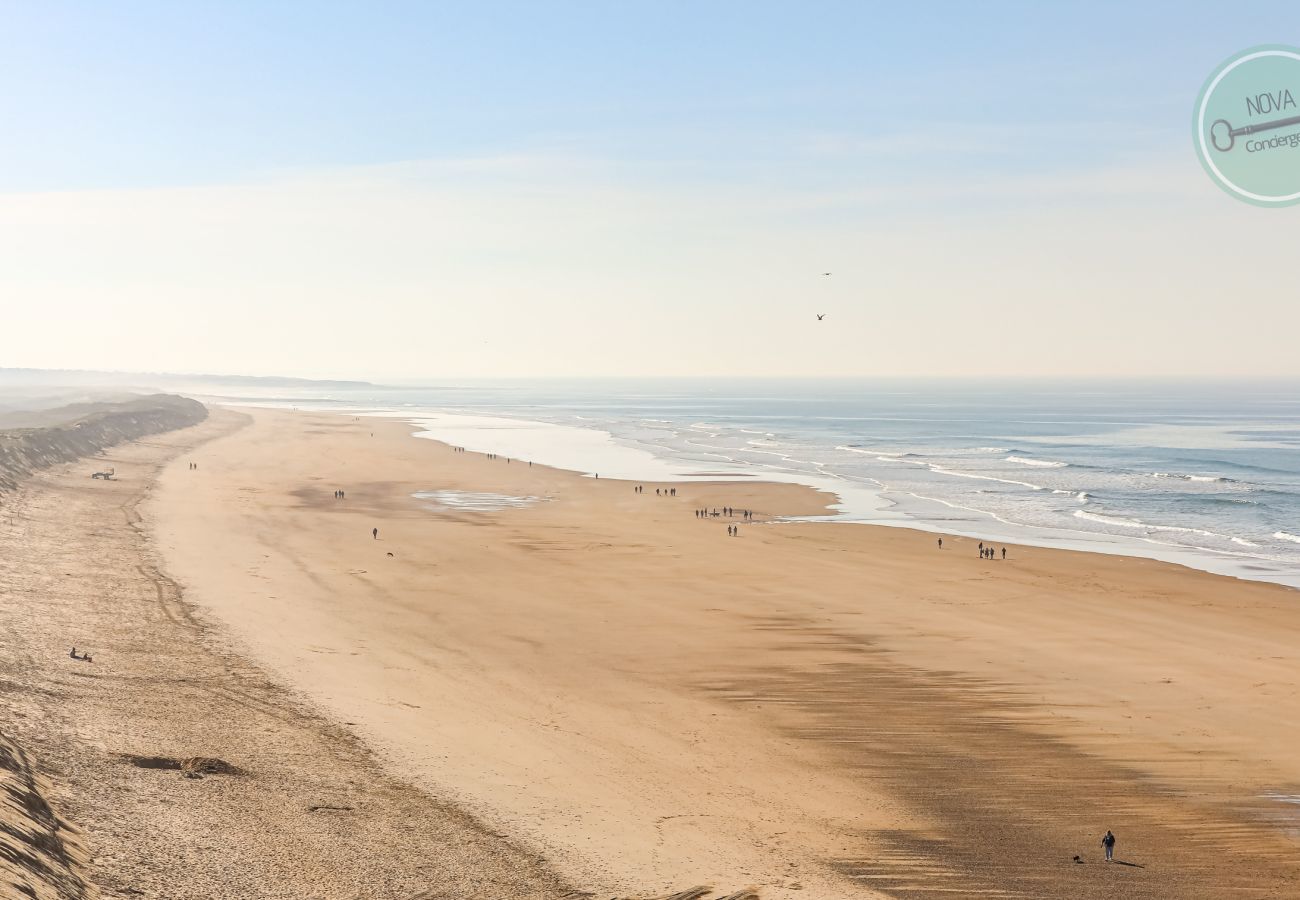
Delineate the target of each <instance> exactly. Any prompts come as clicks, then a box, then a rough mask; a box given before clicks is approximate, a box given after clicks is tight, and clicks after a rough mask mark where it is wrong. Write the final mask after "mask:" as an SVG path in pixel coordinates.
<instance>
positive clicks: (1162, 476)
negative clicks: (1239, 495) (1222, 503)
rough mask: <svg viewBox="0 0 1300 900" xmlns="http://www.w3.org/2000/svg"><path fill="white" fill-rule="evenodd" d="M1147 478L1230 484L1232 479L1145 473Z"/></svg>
mask: <svg viewBox="0 0 1300 900" xmlns="http://www.w3.org/2000/svg"><path fill="white" fill-rule="evenodd" d="M1144 474H1145V475H1146V477H1147V478H1177V479H1180V480H1182V481H1204V482H1210V483H1213V482H1216V481H1217V482H1223V483H1227V482H1231V481H1233V479H1231V478H1225V477H1223V476H1221V475H1180V474H1178V473H1176V472H1146V473H1144Z"/></svg>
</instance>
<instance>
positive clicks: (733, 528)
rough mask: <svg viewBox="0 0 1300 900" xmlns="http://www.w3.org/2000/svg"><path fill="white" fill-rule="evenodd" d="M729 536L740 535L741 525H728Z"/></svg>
mask: <svg viewBox="0 0 1300 900" xmlns="http://www.w3.org/2000/svg"><path fill="white" fill-rule="evenodd" d="M727 537H740V526H739V525H728V526H727Z"/></svg>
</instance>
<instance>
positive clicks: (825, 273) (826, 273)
mask: <svg viewBox="0 0 1300 900" xmlns="http://www.w3.org/2000/svg"><path fill="white" fill-rule="evenodd" d="M822 274H823V275H829V274H831V273H830V272H822Z"/></svg>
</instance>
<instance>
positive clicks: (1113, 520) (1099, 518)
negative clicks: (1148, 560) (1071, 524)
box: [1074, 509, 1150, 530]
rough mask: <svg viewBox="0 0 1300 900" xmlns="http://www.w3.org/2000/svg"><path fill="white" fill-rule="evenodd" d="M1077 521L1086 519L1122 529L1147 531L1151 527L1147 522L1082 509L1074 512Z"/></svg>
mask: <svg viewBox="0 0 1300 900" xmlns="http://www.w3.org/2000/svg"><path fill="white" fill-rule="evenodd" d="M1074 517H1075V518H1076V519H1085V520H1087V521H1089V522H1097V523H1098V524H1100V525H1117V526H1119V527H1120V528H1141V529H1143V530H1146V529H1147V528H1149V527H1150V526H1148V525H1147V523H1145V522H1139V521H1137V520H1136V519H1122V518H1120V517H1119V516H1104V515H1102V514H1101V513H1091V512H1086V511H1084V510H1082V509H1076V510H1075V511H1074Z"/></svg>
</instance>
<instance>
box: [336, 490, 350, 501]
mask: <svg viewBox="0 0 1300 900" xmlns="http://www.w3.org/2000/svg"><path fill="white" fill-rule="evenodd" d="M347 498H348V493H347V491H335V492H334V499H335V500H346V499H347Z"/></svg>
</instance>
